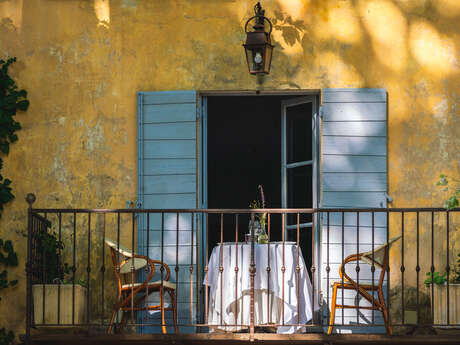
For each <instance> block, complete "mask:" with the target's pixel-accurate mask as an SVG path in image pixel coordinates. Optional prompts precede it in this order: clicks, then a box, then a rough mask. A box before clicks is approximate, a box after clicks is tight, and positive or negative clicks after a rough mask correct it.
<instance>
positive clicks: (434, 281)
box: [424, 254, 460, 325]
mask: <svg viewBox="0 0 460 345" xmlns="http://www.w3.org/2000/svg"><path fill="white" fill-rule="evenodd" d="M426 275H427V279H425V281H424V283H425V286H426V287H427V288H428V289H430V295H431V298H430V301H431V302H432V303H433V304H432V306H431V307H432V308H433V324H434V325H446V324H448V323H449V324H451V325H455V324H459V323H460V312H459V311H460V310H459V306H460V254H458V258H457V263H456V268H455V270H454V276H453V278H452V279H451V280H450V281H449V322H447V304H448V303H447V273H444V274H442V275H441V274H440V273H439V272H433V274H431V272H428V273H427V274H426ZM432 286H433V288H432Z"/></svg>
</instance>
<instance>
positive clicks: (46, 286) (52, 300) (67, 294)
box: [32, 230, 87, 325]
mask: <svg viewBox="0 0 460 345" xmlns="http://www.w3.org/2000/svg"><path fill="white" fill-rule="evenodd" d="M33 236H34V241H35V243H36V245H37V248H36V253H37V254H38V260H39V261H40V265H39V271H40V274H39V276H40V279H39V284H34V285H32V295H33V306H34V323H35V324H36V325H42V324H44V325H46V324H62V325H72V324H74V325H78V324H82V323H85V322H86V298H87V288H86V283H85V282H84V281H82V280H75V282H74V281H73V280H72V279H70V280H69V279H65V276H66V275H68V274H69V273H70V272H71V271H72V269H73V267H70V266H69V265H68V264H67V263H63V262H62V256H61V251H62V250H63V249H64V244H63V242H62V241H59V240H58V239H57V237H56V233H49V232H48V231H46V230H44V231H39V232H38V233H35V234H34V235H33ZM58 304H59V306H58ZM58 309H59V320H58Z"/></svg>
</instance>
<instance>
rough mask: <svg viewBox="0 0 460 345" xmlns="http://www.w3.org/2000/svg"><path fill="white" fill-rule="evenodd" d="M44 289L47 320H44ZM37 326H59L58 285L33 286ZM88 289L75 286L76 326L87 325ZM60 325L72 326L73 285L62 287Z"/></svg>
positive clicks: (62, 285) (63, 285)
mask: <svg viewBox="0 0 460 345" xmlns="http://www.w3.org/2000/svg"><path fill="white" fill-rule="evenodd" d="M43 287H44V288H45V319H44V320H43ZM32 295H33V299H34V300H33V306H34V323H35V325H37V326H39V325H46V324H53V325H56V324H58V285H56V284H45V285H42V284H39V285H38V284H37V285H32ZM86 295H87V289H86V288H85V287H83V286H81V285H75V305H74V315H75V316H74V324H75V325H77V324H82V323H86ZM59 297H60V298H59V299H60V306H59V308H60V313H59V314H60V315H59V324H62V325H72V285H69V284H61V285H60V295H59Z"/></svg>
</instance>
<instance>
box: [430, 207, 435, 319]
mask: <svg viewBox="0 0 460 345" xmlns="http://www.w3.org/2000/svg"><path fill="white" fill-rule="evenodd" d="M434 270H435V267H434V212H431V267H430V272H431V284H430V285H431V320H432V321H433V324H434V323H435V322H434V308H435V306H434V279H433V275H434Z"/></svg>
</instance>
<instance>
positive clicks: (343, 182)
mask: <svg viewBox="0 0 460 345" xmlns="http://www.w3.org/2000/svg"><path fill="white" fill-rule="evenodd" d="M323 177H324V183H323V191H325V192H331V191H340V192H352V191H359V192H365V191H368V192H377V191H380V192H386V190H387V188H386V187H387V174H386V173H377V174H373V173H324V174H323Z"/></svg>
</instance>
